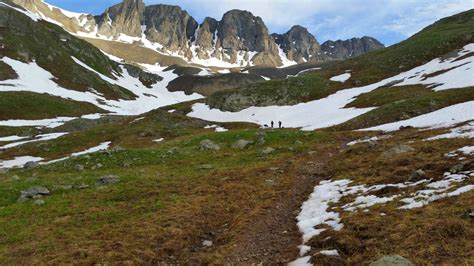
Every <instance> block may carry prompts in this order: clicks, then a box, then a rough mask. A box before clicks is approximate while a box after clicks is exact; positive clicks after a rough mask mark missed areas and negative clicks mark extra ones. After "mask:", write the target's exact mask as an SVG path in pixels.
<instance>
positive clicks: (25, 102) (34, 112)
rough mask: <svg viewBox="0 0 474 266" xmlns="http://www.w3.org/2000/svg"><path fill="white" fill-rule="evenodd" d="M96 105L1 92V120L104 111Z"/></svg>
mask: <svg viewBox="0 0 474 266" xmlns="http://www.w3.org/2000/svg"><path fill="white" fill-rule="evenodd" d="M103 112H105V111H104V110H101V109H100V108H98V107H96V106H95V105H92V104H89V103H83V102H76V101H71V100H66V99H63V98H60V97H54V96H50V95H47V94H38V93H32V92H1V93H0V120H8V119H44V118H54V117H58V116H81V115H84V114H91V113H103Z"/></svg>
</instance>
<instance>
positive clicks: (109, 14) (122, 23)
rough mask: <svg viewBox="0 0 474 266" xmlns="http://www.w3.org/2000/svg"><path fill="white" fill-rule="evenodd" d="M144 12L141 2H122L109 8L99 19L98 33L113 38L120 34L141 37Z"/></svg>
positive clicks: (141, 0)
mask: <svg viewBox="0 0 474 266" xmlns="http://www.w3.org/2000/svg"><path fill="white" fill-rule="evenodd" d="M144 10H145V4H144V3H143V0H124V1H123V2H122V3H120V4H117V5H114V6H112V7H109V8H107V10H105V12H104V14H102V16H101V17H100V20H99V23H98V33H99V34H102V35H106V36H114V37H115V36H118V35H120V34H125V35H128V36H133V37H141V36H142V28H141V25H142V24H141V23H142V20H143V12H144Z"/></svg>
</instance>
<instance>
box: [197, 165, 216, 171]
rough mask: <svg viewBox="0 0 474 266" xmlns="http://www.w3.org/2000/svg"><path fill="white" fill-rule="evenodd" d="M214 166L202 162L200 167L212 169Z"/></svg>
mask: <svg viewBox="0 0 474 266" xmlns="http://www.w3.org/2000/svg"><path fill="white" fill-rule="evenodd" d="M213 168H214V166H212V164H202V165H200V166H199V169H201V170H211V169H213Z"/></svg>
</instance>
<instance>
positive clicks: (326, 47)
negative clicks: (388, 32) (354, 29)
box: [321, 36, 385, 59]
mask: <svg viewBox="0 0 474 266" xmlns="http://www.w3.org/2000/svg"><path fill="white" fill-rule="evenodd" d="M384 47H385V46H384V45H383V44H382V43H380V42H379V41H377V40H376V39H374V38H372V37H367V36H365V37H362V38H352V39H349V40H344V41H342V40H338V41H326V42H324V43H323V44H322V45H321V50H322V51H323V53H324V55H325V56H326V57H327V58H328V59H348V58H352V57H356V56H359V55H362V54H365V53H368V52H371V51H375V50H378V49H382V48H384Z"/></svg>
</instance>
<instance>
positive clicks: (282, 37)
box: [13, 0, 384, 67]
mask: <svg viewBox="0 0 474 266" xmlns="http://www.w3.org/2000/svg"><path fill="white" fill-rule="evenodd" d="M13 2H15V3H17V4H19V5H21V6H23V7H25V8H27V9H29V10H30V11H32V12H35V13H37V14H39V15H40V16H41V17H42V18H44V19H45V20H47V21H50V22H53V23H56V24H58V25H60V26H62V27H63V28H64V29H66V30H67V31H68V32H70V33H72V34H75V35H77V36H81V37H85V38H93V39H104V40H109V41H119V42H124V43H130V44H137V45H140V46H145V47H148V48H151V49H153V50H157V51H160V52H161V53H163V54H166V55H171V56H175V57H179V58H182V59H184V60H185V61H187V62H192V63H196V64H200V65H204V66H221V67H246V66H254V65H256V66H279V67H281V66H289V65H293V64H297V63H305V62H322V61H327V60H336V59H347V58H351V57H355V56H358V55H361V54H364V53H367V52H370V51H373V50H377V49H380V48H383V47H384V45H383V44H381V43H380V42H379V41H377V40H376V39H374V38H371V37H363V38H353V39H349V40H345V41H335V42H333V41H327V42H325V43H323V44H322V45H320V44H319V43H318V41H317V40H316V38H315V36H313V35H312V34H311V33H310V32H309V31H308V30H307V29H306V28H304V27H302V26H294V27H292V28H291V29H290V30H289V31H288V32H286V33H284V34H270V33H269V30H268V28H267V26H266V25H265V23H264V21H263V20H262V19H261V18H260V17H257V16H254V15H253V14H252V13H250V12H248V11H243V10H230V11H228V12H226V13H225V14H224V15H223V17H222V18H221V20H220V21H218V20H216V19H214V18H210V17H206V18H205V19H204V21H203V22H202V23H200V24H199V23H198V22H197V21H196V20H195V19H194V18H193V17H192V16H190V15H189V14H188V13H187V12H186V11H185V10H183V9H181V8H180V7H179V6H171V5H162V4H158V5H150V6H145V4H144V2H143V0H124V1H122V2H121V3H119V4H116V5H114V6H111V7H109V8H107V9H106V10H105V11H104V13H103V14H101V15H98V16H93V15H87V14H80V13H71V12H68V11H65V10H62V9H59V8H56V7H53V6H51V5H48V4H47V3H45V2H43V1H42V0H14V1H13Z"/></svg>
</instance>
